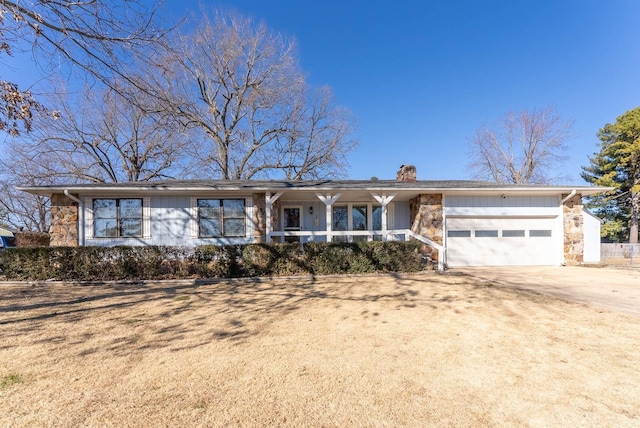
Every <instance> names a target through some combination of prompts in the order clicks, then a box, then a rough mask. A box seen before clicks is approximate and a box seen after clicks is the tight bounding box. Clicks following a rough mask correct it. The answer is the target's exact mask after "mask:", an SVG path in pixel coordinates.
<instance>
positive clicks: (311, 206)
mask: <svg viewBox="0 0 640 428" xmlns="http://www.w3.org/2000/svg"><path fill="white" fill-rule="evenodd" d="M309 214H313V205H309Z"/></svg>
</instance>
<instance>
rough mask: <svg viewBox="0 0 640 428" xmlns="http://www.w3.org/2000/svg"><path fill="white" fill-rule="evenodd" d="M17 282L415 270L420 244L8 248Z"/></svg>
mask: <svg viewBox="0 0 640 428" xmlns="http://www.w3.org/2000/svg"><path fill="white" fill-rule="evenodd" d="M3 259H4V273H5V275H6V277H7V278H8V279H13V280H35V281H41V280H47V279H57V280H76V281H107V280H138V279H183V278H194V277H197V278H229V277H252V276H270V275H273V276H283V275H310V274H311V275H315V274H319V275H326V274H345V273H353V274H360V273H373V272H415V271H419V270H420V269H421V268H422V265H421V260H422V255H421V254H420V244H419V243H417V242H380V241H374V242H366V241H363V242H354V243H326V242H311V243H307V244H304V245H302V246H301V245H300V244H295V243H294V244H250V245H227V246H216V245H205V246H201V247H197V248H193V249H192V248H185V247H159V246H147V247H142V246H140V247H127V246H119V247H36V248H11V249H7V250H4V252H3Z"/></svg>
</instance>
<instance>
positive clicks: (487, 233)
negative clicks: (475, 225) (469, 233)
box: [476, 230, 498, 238]
mask: <svg viewBox="0 0 640 428" xmlns="http://www.w3.org/2000/svg"><path fill="white" fill-rule="evenodd" d="M497 237H498V231H497V230H476V238H497Z"/></svg>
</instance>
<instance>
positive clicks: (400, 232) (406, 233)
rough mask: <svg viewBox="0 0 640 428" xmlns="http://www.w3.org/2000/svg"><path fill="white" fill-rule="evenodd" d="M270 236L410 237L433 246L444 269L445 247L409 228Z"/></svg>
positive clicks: (382, 238)
mask: <svg viewBox="0 0 640 428" xmlns="http://www.w3.org/2000/svg"><path fill="white" fill-rule="evenodd" d="M269 235H270V236H271V237H272V238H285V237H288V236H291V237H303V236H304V237H307V238H310V239H308V241H314V240H315V238H316V237H318V238H320V237H322V238H325V239H326V240H328V239H327V238H328V237H334V236H344V237H346V238H347V239H352V238H350V237H354V236H363V237H367V239H369V238H371V239H372V240H373V239H375V238H376V237H379V238H380V240H381V241H409V240H411V239H412V238H413V239H416V240H418V241H420V242H422V243H423V244H426V245H428V246H430V247H432V248H435V249H436V251H437V252H438V270H439V271H443V270H444V255H445V247H444V246H442V245H440V244H438V243H436V242H434V241H432V240H431V239H429V238H425V237H424V236H422V235H418V234H417V233H415V232H413V231H412V230H410V229H395V230H387V231H382V230H344V231H338V230H331V231H324V230H305V231H297V230H296V231H272V232H271V233H270V234H269Z"/></svg>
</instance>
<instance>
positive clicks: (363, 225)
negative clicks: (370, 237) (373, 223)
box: [351, 205, 367, 242]
mask: <svg viewBox="0 0 640 428" xmlns="http://www.w3.org/2000/svg"><path fill="white" fill-rule="evenodd" d="M351 218H352V221H353V228H352V230H367V206H366V205H354V206H353V207H352V209H351ZM366 240H367V237H366V236H361V235H354V236H353V241H354V242H357V241H366Z"/></svg>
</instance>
